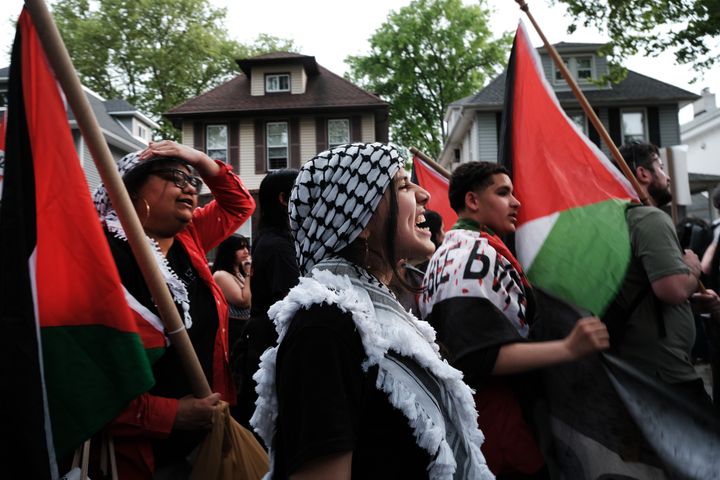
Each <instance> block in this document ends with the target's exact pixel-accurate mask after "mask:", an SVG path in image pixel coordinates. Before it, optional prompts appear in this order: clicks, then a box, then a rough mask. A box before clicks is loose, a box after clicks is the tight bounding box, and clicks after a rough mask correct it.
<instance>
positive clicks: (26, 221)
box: [0, 10, 154, 478]
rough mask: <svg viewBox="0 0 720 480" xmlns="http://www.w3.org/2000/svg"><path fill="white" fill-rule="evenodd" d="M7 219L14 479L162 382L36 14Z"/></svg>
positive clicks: (16, 112) (26, 33)
mask: <svg viewBox="0 0 720 480" xmlns="http://www.w3.org/2000/svg"><path fill="white" fill-rule="evenodd" d="M8 97H9V103H8V121H7V139H6V145H5V147H6V150H5V152H6V156H5V160H6V162H5V172H4V179H3V192H2V209H1V210H0V325H2V335H0V355H1V356H2V358H1V359H0V366H1V367H0V368H2V375H0V377H1V378H2V381H3V384H4V385H5V386H6V388H7V389H8V390H7V391H8V392H9V393H6V394H3V401H2V408H0V424H2V426H3V427H2V428H3V435H2V437H3V439H2V441H0V452H2V453H0V460H2V467H1V468H2V473H3V474H4V476H3V478H57V477H58V475H59V472H58V467H57V461H58V460H60V459H62V458H63V456H65V455H67V454H69V453H72V451H73V450H74V449H75V448H76V447H78V446H79V445H81V444H82V442H83V441H85V440H86V439H88V438H90V437H91V436H92V435H93V434H94V433H95V432H97V431H99V430H100V429H102V428H103V426H105V425H106V424H107V423H108V422H110V421H111V420H112V419H113V418H115V417H116V416H117V415H118V414H119V413H120V412H121V411H122V410H123V409H124V408H125V406H126V405H127V404H128V403H129V402H130V400H132V399H133V398H135V397H137V396H138V395H139V394H141V393H143V392H145V391H147V390H148V389H150V387H152V385H153V383H154V378H153V374H152V371H151V367H150V362H149V360H148V357H147V355H146V353H145V349H144V347H143V343H142V340H141V336H140V333H139V332H138V327H137V325H136V324H135V320H134V318H133V314H132V312H131V310H130V308H129V307H128V303H127V301H126V300H125V297H124V293H123V286H122V284H121V283H120V277H119V275H118V272H117V268H116V267H115V263H114V261H113V258H112V256H111V254H110V248H109V246H108V244H107V241H106V240H105V236H104V235H103V232H102V228H101V226H100V222H99V220H98V217H97V213H96V212H95V209H94V208H93V205H92V202H91V201H90V191H89V189H88V186H87V183H86V181H85V176H84V174H83V171H82V167H81V165H80V160H79V159H78V156H77V154H76V151H75V142H74V141H73V137H72V134H71V132H70V128H69V124H68V119H67V111H66V110H65V104H64V102H63V98H62V96H61V94H60V91H59V90H58V85H57V81H56V79H55V76H54V75H53V72H52V71H51V69H50V66H49V65H48V60H47V57H46V55H45V52H44V50H43V47H42V45H41V43H40V40H39V37H38V35H37V32H36V30H35V26H34V25H33V22H32V19H31V17H30V14H29V12H28V11H27V10H23V12H22V14H21V15H20V18H19V20H18V26H17V34H16V37H15V44H14V46H13V52H12V63H11V65H10V79H9V91H8Z"/></svg>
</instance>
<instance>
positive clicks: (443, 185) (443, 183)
mask: <svg viewBox="0 0 720 480" xmlns="http://www.w3.org/2000/svg"><path fill="white" fill-rule="evenodd" d="M413 174H414V177H415V178H414V179H413V181H414V182H415V183H417V184H418V185H420V186H421V187H422V188H424V189H425V190H427V191H428V192H429V193H430V201H429V202H428V204H427V208H428V209H429V210H434V211H436V212H437V213H439V214H440V216H441V217H442V219H443V224H444V225H445V228H446V229H447V228H450V227H452V226H453V225H455V222H457V218H458V217H457V213H455V210H453V209H452V207H451V206H450V199H449V198H448V186H449V184H450V181H449V180H448V179H447V178H445V176H443V175H441V174H440V173H439V172H438V171H437V170H435V169H434V168H433V167H431V166H430V165H428V164H427V162H424V161H423V160H422V159H421V158H420V157H418V156H417V155H415V156H414V157H413Z"/></svg>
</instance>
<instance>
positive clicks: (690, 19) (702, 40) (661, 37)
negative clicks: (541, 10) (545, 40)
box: [550, 0, 720, 72]
mask: <svg viewBox="0 0 720 480" xmlns="http://www.w3.org/2000/svg"><path fill="white" fill-rule="evenodd" d="M550 2H551V3H553V4H554V3H556V2H560V3H563V4H565V5H567V8H568V13H569V16H570V17H571V18H572V24H571V25H570V27H569V28H568V33H572V32H574V31H575V30H576V29H577V27H578V25H583V26H586V27H588V26H592V27H596V28H598V29H599V30H601V31H604V32H607V34H608V35H609V36H610V42H611V44H610V48H612V52H608V53H612V57H611V58H612V59H613V60H614V61H615V62H616V63H619V62H620V61H621V60H622V58H626V57H629V56H631V55H635V54H638V53H641V54H645V55H648V56H655V55H658V54H660V53H662V52H664V51H666V50H670V51H672V52H673V53H674V55H675V60H676V61H677V62H678V63H680V64H691V65H692V66H693V67H694V68H695V69H696V70H697V71H698V72H703V71H705V70H707V69H709V68H710V67H712V66H713V65H716V64H718V63H719V62H720V41H719V40H718V39H719V38H720V0H657V1H654V2H648V1H647V0H550Z"/></svg>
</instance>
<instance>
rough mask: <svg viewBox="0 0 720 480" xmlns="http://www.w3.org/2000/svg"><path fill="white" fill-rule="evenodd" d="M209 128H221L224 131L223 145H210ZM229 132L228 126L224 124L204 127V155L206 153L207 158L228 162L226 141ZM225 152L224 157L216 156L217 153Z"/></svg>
mask: <svg viewBox="0 0 720 480" xmlns="http://www.w3.org/2000/svg"><path fill="white" fill-rule="evenodd" d="M211 128H223V129H225V145H220V144H217V145H210V129H211ZM229 133H230V132H229V131H228V126H227V124H225V123H213V124H208V125H205V153H207V155H208V157H210V158H212V159H213V160H222V161H223V162H225V163H229V162H230V158H229V155H228V152H229V148H228V141H229ZM223 151H224V152H225V154H224V155H218V153H219V152H223Z"/></svg>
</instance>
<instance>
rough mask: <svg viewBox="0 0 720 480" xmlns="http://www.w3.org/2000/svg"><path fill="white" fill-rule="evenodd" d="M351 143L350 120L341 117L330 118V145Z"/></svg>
mask: <svg viewBox="0 0 720 480" xmlns="http://www.w3.org/2000/svg"><path fill="white" fill-rule="evenodd" d="M346 143H350V120H348V119H347V118H339V119H332V120H328V147H330V148H332V147H337V146H338V145H344V144H346Z"/></svg>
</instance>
